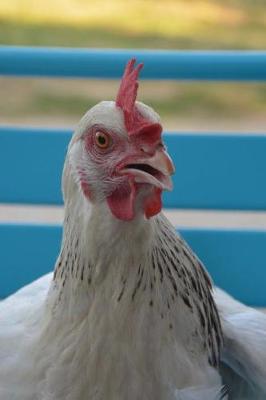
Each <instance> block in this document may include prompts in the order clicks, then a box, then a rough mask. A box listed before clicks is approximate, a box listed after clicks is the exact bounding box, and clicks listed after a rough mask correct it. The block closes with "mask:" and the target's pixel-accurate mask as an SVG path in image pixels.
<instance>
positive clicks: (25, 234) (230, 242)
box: [0, 225, 266, 307]
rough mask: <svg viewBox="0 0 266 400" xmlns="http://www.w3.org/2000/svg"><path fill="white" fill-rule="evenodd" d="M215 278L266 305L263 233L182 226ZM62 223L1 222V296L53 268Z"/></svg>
mask: <svg viewBox="0 0 266 400" xmlns="http://www.w3.org/2000/svg"><path fill="white" fill-rule="evenodd" d="M181 233H182V235H183V236H184V237H185V238H186V240H187V241H188V242H189V244H190V245H191V246H192V248H193V249H194V251H195V252H196V253H197V254H198V256H199V257H200V258H201V259H202V261H203V262H204V264H205V265H206V267H207V268H208V270H209V272H210V274H211V276H212V278H213V279H214V282H215V283H216V284H217V285H219V286H220V287H222V288H224V289H226V290H227V291H228V292H229V293H231V294H233V295H234V296H236V297H237V298H238V299H240V300H241V301H244V302H246V303H248V304H252V305H254V306H264V307H265V306H266V291H265V283H266V261H265V248H266V231H238V230H233V231H227V230H211V229H209V230H200V229H196V230H193V229H182V230H181ZM60 240H61V227H59V226H40V225H0V243H1V252H0V266H1V268H0V297H5V296H7V295H9V294H10V293H12V292H14V291H15V290H17V289H18V288H20V287H22V286H23V285H25V284H27V283H29V282H31V281H33V280H34V279H36V278H38V277H39V276H41V275H42V274H44V273H46V272H49V271H51V270H52V269H53V267H54V263H55V260H56V257H57V254H58V251H59V247H60Z"/></svg>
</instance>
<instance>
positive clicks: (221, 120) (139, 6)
mask: <svg viewBox="0 0 266 400" xmlns="http://www.w3.org/2000/svg"><path fill="white" fill-rule="evenodd" d="M0 43H1V44H8V45H26V46H31V45H32V46H64V47H100V48H115V47H116V48H153V49H158V48H161V49H211V50H217V49H219V50H220V49H253V50H256V49H265V48H266V2H265V0H205V1H204V0H203V1H201V0H46V1H39V0H1V1H0ZM0 88H1V97H0V110H1V111H0V123H12V124H13V123H26V124H30V125H36V124H37V125H40V124H41V125H48V126H55V125H60V126H61V125H63V126H71V127H72V126H75V124H76V123H77V121H78V120H79V118H80V116H81V115H82V114H83V113H84V112H85V111H86V110H87V109H88V108H89V107H91V106H92V105H93V104H95V103H96V102H98V101H99V100H102V99H113V98H114V96H115V93H116V89H117V82H110V81H104V82H103V81H95V80H94V81H89V80H85V81H82V80H55V79H38V80H37V79H18V78H16V79H14V78H12V79H7V78H5V79H3V78H1V79H0ZM139 98H141V99H142V100H143V101H144V102H147V103H148V104H151V105H152V106H153V107H154V108H155V109H156V110H157V111H158V112H159V113H160V114H161V116H162V118H163V122H164V126H165V128H166V129H181V130H194V129H197V130H213V129H216V130H241V131H243V130H244V131H248V130H249V131H250V130H252V131H263V130H265V125H266V124H265V122H266V113H265V106H266V85H265V84H256V83H246V84H243V83H226V84H225V83H206V82H204V83H194V82H193V83H188V82H186V83H182V82H161V83H160V82H156V83H155V82H142V84H141V90H140V93H139Z"/></svg>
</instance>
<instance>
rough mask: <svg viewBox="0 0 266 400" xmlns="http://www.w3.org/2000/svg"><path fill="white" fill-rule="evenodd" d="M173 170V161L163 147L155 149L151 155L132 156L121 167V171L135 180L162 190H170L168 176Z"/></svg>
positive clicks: (170, 180) (170, 184) (170, 181)
mask: <svg viewBox="0 0 266 400" xmlns="http://www.w3.org/2000/svg"><path fill="white" fill-rule="evenodd" d="M128 161H129V160H128ZM174 171H175V168H174V164H173V161H172V160H171V157H170V156H169V154H168V153H167V152H166V150H165V149H164V148H160V149H158V150H156V151H155V153H154V154H153V155H152V156H143V154H142V155H141V157H134V158H132V159H131V160H130V161H129V162H127V163H126V165H125V164H124V165H123V168H122V169H121V173H123V174H129V175H131V176H133V177H134V180H135V182H137V183H148V184H151V185H153V186H156V187H158V188H160V189H162V190H172V179H171V178H170V176H171V175H172V174H173V173H174Z"/></svg>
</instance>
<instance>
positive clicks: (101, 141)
mask: <svg viewBox="0 0 266 400" xmlns="http://www.w3.org/2000/svg"><path fill="white" fill-rule="evenodd" d="M95 139H96V144H97V146H98V147H99V148H100V149H107V148H108V147H109V146H110V144H111V138H110V136H109V135H107V134H106V133H104V132H96V134H95Z"/></svg>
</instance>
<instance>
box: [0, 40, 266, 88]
mask: <svg viewBox="0 0 266 400" xmlns="http://www.w3.org/2000/svg"><path fill="white" fill-rule="evenodd" d="M132 57H135V58H137V60H138V61H139V62H144V63H145V69H144V70H143V72H142V73H141V78H142V79H183V80H208V81H210V80H228V81H229V80H235V81H243V80H248V81H252V80H253V81H260V80H266V52H265V51H162V50H161V51H152V50H150V51H149V50H136V49H134V50H108V49H103V50H97V49H66V48H65V49H63V48H43V47H40V48H38V47H35V48H34V47H15V46H1V47H0V75H11V76H12V75H15V76H39V77H44V76H46V77H59V78H63V77H75V78H101V79H106V78H108V79H112V78H120V77H121V74H122V72H123V69H124V66H125V63H126V62H127V61H128V60H129V59H130V58H132Z"/></svg>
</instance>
